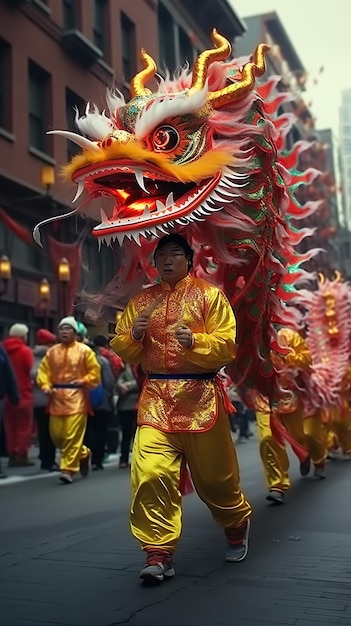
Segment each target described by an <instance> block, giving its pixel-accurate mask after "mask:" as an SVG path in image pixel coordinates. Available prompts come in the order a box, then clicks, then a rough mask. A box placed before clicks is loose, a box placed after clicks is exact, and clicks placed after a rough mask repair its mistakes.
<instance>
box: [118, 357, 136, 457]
mask: <svg viewBox="0 0 351 626" xmlns="http://www.w3.org/2000/svg"><path fill="white" fill-rule="evenodd" d="M117 391H118V394H119V397H118V402H117V414H118V417H119V419H120V422H121V427H122V441H121V456H120V459H119V467H120V469H124V468H126V467H129V453H130V448H131V443H132V440H133V437H134V434H135V431H136V424H137V403H138V399H139V385H138V381H137V380H136V378H135V376H134V373H133V370H132V368H131V366H130V365H129V364H125V368H124V370H123V372H122V373H121V374H120V376H119V378H118V380H117Z"/></svg>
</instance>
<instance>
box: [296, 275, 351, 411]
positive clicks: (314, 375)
mask: <svg viewBox="0 0 351 626" xmlns="http://www.w3.org/2000/svg"><path fill="white" fill-rule="evenodd" d="M299 301H300V303H301V304H302V305H303V306H304V308H305V309H306V311H307V313H306V316H305V318H306V341H307V345H308V349H309V352H310V355H311V359H312V366H311V368H310V374H309V376H308V380H307V389H308V393H307V396H308V398H309V403H310V404H312V405H313V406H314V407H315V408H317V409H329V408H330V407H335V406H338V405H339V406H340V403H342V402H343V399H344V392H345V391H346V388H349V385H350V356H351V354H350V347H351V346H350V339H351V316H350V310H351V288H350V285H349V284H348V283H346V282H344V281H342V280H341V275H340V274H339V273H336V277H335V279H334V280H329V279H327V278H326V277H325V276H324V275H322V274H320V275H319V280H318V288H317V289H316V290H315V291H305V290H301V292H300V293H299Z"/></svg>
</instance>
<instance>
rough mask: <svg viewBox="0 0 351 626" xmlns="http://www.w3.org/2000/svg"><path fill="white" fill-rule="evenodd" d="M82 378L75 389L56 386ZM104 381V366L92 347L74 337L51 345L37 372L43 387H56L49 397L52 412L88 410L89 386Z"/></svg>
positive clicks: (63, 413) (39, 384)
mask: <svg viewBox="0 0 351 626" xmlns="http://www.w3.org/2000/svg"><path fill="white" fill-rule="evenodd" d="M77 381H79V383H80V385H82V386H81V387H78V388H75V389H69V388H68V389H64V388H63V389H55V385H57V384H59V385H64V384H71V383H72V382H77ZM100 382H101V369H100V365H99V363H98V361H97V358H96V356H95V354H94V352H93V350H92V349H91V348H89V346H86V345H85V344H83V343H80V342H78V341H74V342H73V343H71V344H69V345H65V344H63V343H58V344H56V345H55V346H53V347H52V348H50V349H49V350H48V351H47V353H46V355H45V356H44V358H43V360H42V361H41V363H40V365H39V369H38V374H37V384H38V387H40V389H52V395H51V397H50V401H49V413H50V414H51V415H76V414H78V413H87V412H88V409H89V401H88V397H87V389H92V388H94V387H96V386H97V385H98V384H99V383H100Z"/></svg>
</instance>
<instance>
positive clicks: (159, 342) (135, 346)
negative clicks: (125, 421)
mask: <svg viewBox="0 0 351 626" xmlns="http://www.w3.org/2000/svg"><path fill="white" fill-rule="evenodd" d="M160 296H162V297H161V299H160V302H159V303H158V304H157V306H156V308H155V309H154V311H153V313H152V314H151V316H150V318H149V322H148V327H147V331H146V333H145V335H144V337H143V339H142V340H141V341H136V340H135V339H133V337H132V333H131V329H132V326H133V323H134V319H135V318H136V317H137V316H138V315H139V314H140V313H141V312H142V311H143V310H144V309H145V308H146V307H148V306H149V305H150V304H151V303H152V302H154V301H155V299H157V298H159V297H160ZM180 325H185V326H188V327H189V328H190V329H191V331H192V333H193V334H194V339H195V341H194V344H193V346H192V347H191V348H183V347H182V346H181V345H180V344H179V343H178V341H177V339H176V337H175V331H176V329H177V327H179V326H180ZM235 332H236V323H235V317H234V314H233V311H232V308H231V306H230V304H229V302H228V300H227V298H226V296H225V295H224V294H223V293H222V292H221V291H220V290H219V289H218V288H217V287H215V286H214V285H212V284H210V283H208V282H207V281H205V280H202V279H199V278H193V277H192V276H189V275H188V276H186V277H185V278H183V279H182V280H180V281H179V282H178V283H177V284H176V286H175V287H174V288H171V287H170V285H169V284H168V283H166V282H161V283H160V284H158V285H154V286H152V287H148V288H147V289H144V291H142V292H141V293H139V294H138V295H137V296H135V297H134V298H133V299H132V300H131V301H130V302H129V304H128V305H127V307H126V309H125V311H124V312H123V315H122V317H121V319H120V321H119V322H118V324H117V326H116V336H115V337H114V338H113V339H112V341H111V346H112V348H113V349H114V350H115V352H116V353H117V354H118V355H119V356H120V357H121V358H122V359H123V360H124V361H126V362H127V363H141V366H142V368H143V370H144V372H145V373H146V374H147V375H148V374H150V375H152V374H153V373H156V374H157V373H158V374H169V375H172V374H177V375H181V374H199V375H201V374H204V373H209V372H213V373H215V372H217V371H218V370H219V369H220V368H221V367H223V366H224V365H227V364H228V363H230V362H231V361H233V359H234V358H235V355H236V345H235ZM219 397H220V392H219V388H218V386H217V383H216V382H214V381H213V380H185V379H172V378H170V379H169V380H154V379H150V378H146V381H145V384H144V386H143V389H142V392H141V395H140V399H139V407H138V424H139V425H142V424H149V425H152V426H154V427H155V428H158V429H159V430H163V431H168V432H176V431H188V430H191V431H202V430H208V429H210V428H211V427H212V426H213V425H214V423H215V421H216V418H217V413H218V402H219Z"/></svg>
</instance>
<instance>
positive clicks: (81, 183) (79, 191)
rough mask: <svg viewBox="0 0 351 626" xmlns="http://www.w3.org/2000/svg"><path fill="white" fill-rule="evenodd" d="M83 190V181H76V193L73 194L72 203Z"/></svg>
mask: <svg viewBox="0 0 351 626" xmlns="http://www.w3.org/2000/svg"><path fill="white" fill-rule="evenodd" d="M83 191H84V181H83V180H80V181H79V183H78V187H77V191H76V195H75V196H74V198H73V200H72V204H73V202H75V201H76V200H78V198H79V197H80V196H81V195H82V193H83Z"/></svg>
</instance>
